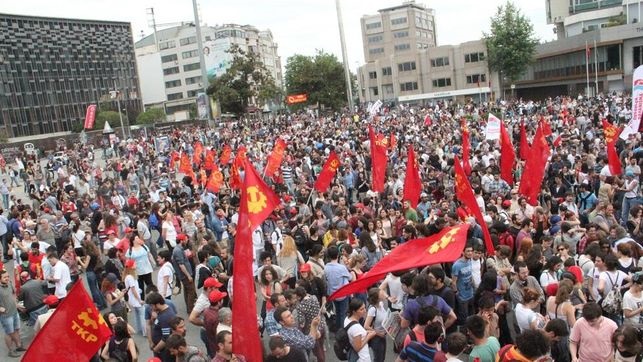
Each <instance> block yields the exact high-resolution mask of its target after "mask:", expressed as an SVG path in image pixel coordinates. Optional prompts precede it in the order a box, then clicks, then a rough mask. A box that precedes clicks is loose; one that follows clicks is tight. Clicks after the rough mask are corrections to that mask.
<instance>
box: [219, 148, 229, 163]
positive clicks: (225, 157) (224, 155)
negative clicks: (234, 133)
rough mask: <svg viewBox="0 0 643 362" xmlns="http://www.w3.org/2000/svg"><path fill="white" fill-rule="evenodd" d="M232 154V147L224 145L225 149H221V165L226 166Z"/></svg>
mask: <svg viewBox="0 0 643 362" xmlns="http://www.w3.org/2000/svg"><path fill="white" fill-rule="evenodd" d="M231 156H232V147H230V146H229V145H225V146H223V150H222V151H221V157H219V160H220V161H221V165H223V166H225V165H227V164H228V162H230V157H231Z"/></svg>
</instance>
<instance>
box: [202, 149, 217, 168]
mask: <svg viewBox="0 0 643 362" xmlns="http://www.w3.org/2000/svg"><path fill="white" fill-rule="evenodd" d="M216 157H217V155H216V152H214V150H207V151H206V152H205V165H204V167H205V169H206V170H207V171H212V170H213V169H214V167H215V166H216V164H215V158H216Z"/></svg>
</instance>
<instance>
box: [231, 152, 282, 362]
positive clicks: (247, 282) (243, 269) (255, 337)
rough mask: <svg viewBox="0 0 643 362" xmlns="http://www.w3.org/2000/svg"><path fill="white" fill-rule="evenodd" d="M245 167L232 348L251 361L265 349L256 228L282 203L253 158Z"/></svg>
mask: <svg viewBox="0 0 643 362" xmlns="http://www.w3.org/2000/svg"><path fill="white" fill-rule="evenodd" d="M243 167H244V169H245V171H246V175H245V178H244V180H243V187H242V188H241V198H240V205H239V223H238V226H237V235H236V238H235V240H236V242H235V248H234V261H235V262H234V272H233V276H234V279H233V288H234V303H232V315H233V316H234V318H232V329H233V330H235V331H237V333H233V334H232V350H233V352H234V353H238V354H242V355H244V356H245V357H246V360H247V361H249V362H261V361H263V353H262V349H261V340H260V339H259V327H258V325H257V309H256V307H255V306H256V305H257V302H256V297H257V295H256V292H255V288H254V287H255V284H254V278H253V275H252V263H253V253H254V248H253V246H252V231H253V230H254V229H256V228H257V227H258V226H259V225H261V223H262V222H263V221H264V220H265V219H266V218H267V217H268V216H269V215H270V213H272V211H273V210H274V209H275V207H276V206H277V205H279V198H278V197H277V195H275V193H274V192H273V191H272V190H271V189H270V188H269V187H268V186H267V185H266V184H265V183H264V182H263V180H262V179H261V177H260V176H259V175H258V174H257V171H256V170H255V168H254V167H253V166H252V164H251V163H250V162H248V161H247V160H245V161H244V163H243Z"/></svg>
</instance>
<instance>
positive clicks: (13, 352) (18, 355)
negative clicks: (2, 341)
mask: <svg viewBox="0 0 643 362" xmlns="http://www.w3.org/2000/svg"><path fill="white" fill-rule="evenodd" d="M21 355H22V354H21V353H20V352H16V351H9V357H12V358H18V357H20V356H21Z"/></svg>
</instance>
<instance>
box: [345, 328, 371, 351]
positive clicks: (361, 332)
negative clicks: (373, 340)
mask: <svg viewBox="0 0 643 362" xmlns="http://www.w3.org/2000/svg"><path fill="white" fill-rule="evenodd" d="M350 322H352V321H351V320H350V319H349V318H346V319H344V327H346V326H347V325H348V324H349V323H350ZM346 332H347V333H348V339H349V340H350V341H351V346H352V345H353V339H354V338H355V337H357V336H360V338H362V339H363V338H366V329H364V327H362V325H361V324H359V323H357V324H354V325H353V326H352V327H350V328H349V329H348V331H346ZM353 348H354V347H353ZM357 354H358V356H359V359H358V360H357V362H371V352H370V351H369V349H368V343H364V346H363V347H362V349H360V350H359V351H357Z"/></svg>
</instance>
